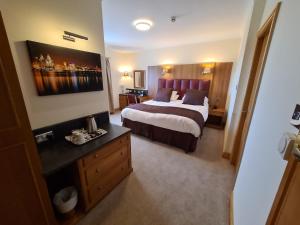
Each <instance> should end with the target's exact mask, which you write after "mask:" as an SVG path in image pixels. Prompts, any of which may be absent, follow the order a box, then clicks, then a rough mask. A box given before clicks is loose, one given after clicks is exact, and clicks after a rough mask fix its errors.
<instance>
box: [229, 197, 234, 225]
mask: <svg viewBox="0 0 300 225" xmlns="http://www.w3.org/2000/svg"><path fill="white" fill-rule="evenodd" d="M229 205H230V206H229V208H230V209H229V224H230V225H234V213H233V210H234V207H233V192H231V195H230V202H229Z"/></svg>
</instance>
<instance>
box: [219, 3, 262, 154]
mask: <svg viewBox="0 0 300 225" xmlns="http://www.w3.org/2000/svg"><path fill="white" fill-rule="evenodd" d="M265 3H266V0H254V1H253V2H252V6H250V7H249V8H250V12H249V14H250V18H249V20H250V21H249V22H250V24H249V29H248V30H245V34H244V35H245V37H244V38H243V42H244V41H245V42H244V43H243V45H244V46H243V47H242V49H241V54H240V56H239V59H238V60H237V63H236V68H237V69H236V73H237V74H238V75H236V77H237V78H236V80H235V81H236V82H237V83H238V89H237V91H234V90H233V91H231V93H233V96H231V101H230V107H229V110H228V120H227V123H226V127H225V137H224V149H223V151H224V152H229V153H231V152H232V148H233V144H234V137H235V135H236V132H237V128H238V123H239V120H240V115H241V110H242V105H243V102H244V97H245V94H246V89H247V84H248V79H249V75H250V69H251V65H252V59H253V55H254V50H255V45H256V32H257V30H258V29H259V27H260V23H261V19H262V15H263V13H264V7H265ZM251 8H252V10H251ZM243 48H244V49H243ZM237 83H235V84H237ZM232 88H234V87H233V86H232ZM234 95H235V96H234Z"/></svg>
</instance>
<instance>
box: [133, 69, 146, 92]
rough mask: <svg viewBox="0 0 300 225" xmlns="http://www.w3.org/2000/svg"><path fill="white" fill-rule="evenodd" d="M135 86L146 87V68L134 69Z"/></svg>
mask: <svg viewBox="0 0 300 225" xmlns="http://www.w3.org/2000/svg"><path fill="white" fill-rule="evenodd" d="M133 82H134V88H145V70H134V71H133Z"/></svg>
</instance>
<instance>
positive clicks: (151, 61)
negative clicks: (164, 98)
mask: <svg viewBox="0 0 300 225" xmlns="http://www.w3.org/2000/svg"><path fill="white" fill-rule="evenodd" d="M240 42H241V40H240V39H239V38H236V39H229V40H221V41H214V42H205V43H198V44H191V45H183V46H176V47H169V48H160V49H153V50H143V51H139V52H135V53H124V52H120V51H117V50H113V49H112V48H111V47H110V46H107V48H106V55H107V56H108V57H109V58H110V61H111V71H112V80H113V81H112V83H113V92H114V93H113V95H114V103H115V108H117V107H118V106H119V99H118V94H119V93H120V85H124V86H125V87H132V86H133V80H132V77H131V78H129V79H127V80H124V79H123V78H121V72H120V68H121V70H122V68H124V67H128V68H129V70H131V71H132V70H135V69H137V70H146V71H147V68H148V66H155V65H161V64H192V63H199V62H212V61H213V62H235V61H236V59H237V56H238V54H239V49H240ZM131 76H132V73H131ZM146 86H147V76H146Z"/></svg>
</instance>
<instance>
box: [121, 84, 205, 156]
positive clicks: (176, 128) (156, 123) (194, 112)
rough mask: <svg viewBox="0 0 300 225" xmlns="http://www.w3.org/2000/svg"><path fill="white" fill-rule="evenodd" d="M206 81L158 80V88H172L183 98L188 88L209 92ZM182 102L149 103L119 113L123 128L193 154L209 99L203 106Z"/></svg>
mask: <svg viewBox="0 0 300 225" xmlns="http://www.w3.org/2000/svg"><path fill="white" fill-rule="evenodd" d="M209 84H210V81H206V80H165V79H159V85H158V87H159V88H173V90H176V91H177V92H178V94H179V95H180V98H182V97H183V95H184V94H185V92H186V90H187V89H195V90H205V91H208V90H209ZM182 103H183V100H174V101H170V102H160V101H154V100H150V101H147V102H144V103H142V104H135V105H132V106H129V107H127V108H125V109H123V110H122V113H121V116H122V119H123V126H125V127H128V128H131V130H132V132H133V133H135V134H139V135H142V136H145V137H147V138H150V139H152V140H154V141H159V142H163V143H166V144H169V145H172V146H176V147H178V148H181V149H184V150H185V151H186V152H192V151H195V149H196V146H197V141H198V138H199V137H201V134H202V131H203V128H204V124H205V121H206V120H207V117H208V108H209V106H208V100H207V98H206V99H205V100H204V103H203V105H189V104H182Z"/></svg>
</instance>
